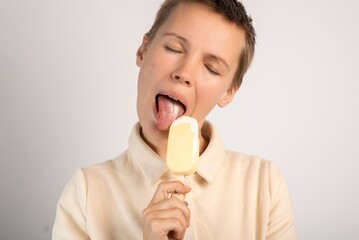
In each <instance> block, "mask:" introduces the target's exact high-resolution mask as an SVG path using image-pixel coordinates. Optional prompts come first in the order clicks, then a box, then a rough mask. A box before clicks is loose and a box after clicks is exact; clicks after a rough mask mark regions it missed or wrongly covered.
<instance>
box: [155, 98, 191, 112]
mask: <svg viewBox="0 0 359 240" xmlns="http://www.w3.org/2000/svg"><path fill="white" fill-rule="evenodd" d="M160 101H164V102H167V104H166V105H169V104H171V105H172V106H174V107H172V109H173V111H175V109H177V110H178V109H181V110H180V111H181V112H182V111H183V113H182V114H184V113H185V112H186V106H185V105H184V104H183V103H182V102H181V101H180V100H178V99H176V98H174V97H171V96H168V95H162V94H157V95H156V110H157V112H159V111H160V108H161V107H160Z"/></svg>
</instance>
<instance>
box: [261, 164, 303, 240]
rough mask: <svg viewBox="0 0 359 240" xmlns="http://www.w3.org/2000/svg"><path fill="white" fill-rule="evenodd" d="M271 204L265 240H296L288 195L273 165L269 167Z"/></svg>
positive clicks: (283, 181) (282, 178)
mask: <svg viewBox="0 0 359 240" xmlns="http://www.w3.org/2000/svg"><path fill="white" fill-rule="evenodd" d="M269 177H270V178H271V179H270V185H271V186H270V188H271V204H270V212H269V222H268V231H267V238H266V239H267V240H296V239H297V235H296V231H295V225H294V214H293V210H292V206H291V200H290V194H289V191H288V188H287V184H286V182H285V179H284V177H283V175H282V174H281V173H280V172H279V170H278V169H277V168H276V167H275V166H274V165H273V164H270V165H269Z"/></svg>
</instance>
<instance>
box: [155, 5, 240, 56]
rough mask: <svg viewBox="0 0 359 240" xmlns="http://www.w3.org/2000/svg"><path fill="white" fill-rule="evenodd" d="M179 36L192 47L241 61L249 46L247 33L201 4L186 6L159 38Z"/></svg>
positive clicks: (180, 7)
mask: <svg viewBox="0 0 359 240" xmlns="http://www.w3.org/2000/svg"><path fill="white" fill-rule="evenodd" d="M166 33H175V34H176V35H179V36H181V37H183V38H184V39H186V40H187V41H188V44H189V45H190V46H189V47H192V48H196V49H198V50H201V51H205V52H210V53H211V54H216V55H221V56H223V57H224V58H226V59H227V60H228V61H236V60H237V61H238V59H239V55H240V52H241V51H242V49H243V47H244V44H245V36H244V34H245V33H244V31H243V29H241V28H240V27H239V26H238V25H236V23H234V22H231V21H229V20H228V19H227V18H226V17H225V16H223V15H221V14H220V13H218V12H216V11H215V10H213V9H212V8H210V7H208V6H206V5H203V4H200V3H188V2H182V3H180V4H179V5H178V6H177V8H176V9H175V10H174V11H173V12H172V13H171V14H170V16H169V17H168V19H167V20H166V21H165V22H164V23H163V25H162V26H161V27H160V28H159V29H158V32H157V34H156V35H157V37H159V38H161V37H162V36H163V35H164V34H166Z"/></svg>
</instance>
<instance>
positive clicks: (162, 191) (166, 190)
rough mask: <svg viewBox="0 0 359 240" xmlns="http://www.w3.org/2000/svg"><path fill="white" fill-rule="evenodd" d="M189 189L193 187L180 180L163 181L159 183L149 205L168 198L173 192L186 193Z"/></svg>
mask: <svg viewBox="0 0 359 240" xmlns="http://www.w3.org/2000/svg"><path fill="white" fill-rule="evenodd" d="M189 191H191V188H190V187H189V186H187V185H185V184H183V183H181V182H179V181H173V182H162V183H160V184H159V185H158V187H157V190H156V192H155V194H154V196H153V198H152V200H151V202H150V204H149V205H152V204H155V203H158V202H160V201H162V200H164V199H166V198H168V196H169V195H170V194H171V193H175V192H176V193H180V194H186V193H188V192H189Z"/></svg>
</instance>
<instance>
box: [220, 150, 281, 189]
mask: <svg viewBox="0 0 359 240" xmlns="http://www.w3.org/2000/svg"><path fill="white" fill-rule="evenodd" d="M226 165H227V168H229V169H231V171H237V172H238V171H239V172H240V174H242V175H243V176H245V177H246V178H247V179H252V180H253V181H255V182H257V181H259V182H261V184H264V185H265V186H267V187H268V189H275V188H277V187H278V186H279V185H281V184H282V182H284V181H285V180H284V177H283V174H282V172H281V171H280V170H279V168H278V167H277V165H276V164H275V163H274V162H273V161H271V160H268V159H265V158H262V157H259V156H255V155H247V154H244V153H240V152H235V151H231V150H226Z"/></svg>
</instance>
